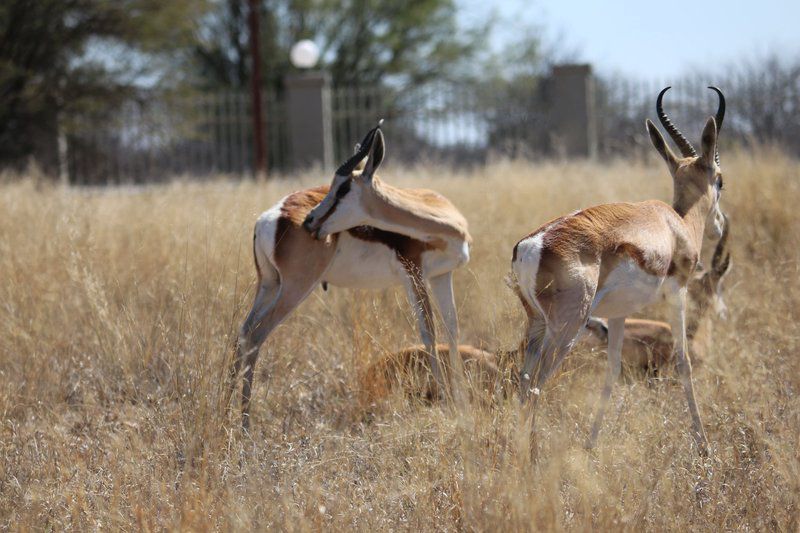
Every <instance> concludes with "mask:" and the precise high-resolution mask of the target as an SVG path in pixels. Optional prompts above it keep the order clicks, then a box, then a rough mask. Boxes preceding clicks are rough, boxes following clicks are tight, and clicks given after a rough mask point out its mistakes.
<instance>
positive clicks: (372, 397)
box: [359, 344, 502, 408]
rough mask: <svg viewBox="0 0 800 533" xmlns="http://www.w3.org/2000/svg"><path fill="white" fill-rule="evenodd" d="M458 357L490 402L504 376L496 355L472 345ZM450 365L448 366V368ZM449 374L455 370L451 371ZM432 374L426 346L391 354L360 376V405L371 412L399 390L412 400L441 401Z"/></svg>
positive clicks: (461, 349) (465, 346)
mask: <svg viewBox="0 0 800 533" xmlns="http://www.w3.org/2000/svg"><path fill="white" fill-rule="evenodd" d="M448 348H449V347H448V346H447V345H445V344H438V345H437V346H436V349H437V350H438V351H446V350H448ZM458 356H459V358H460V359H461V365H462V366H463V368H464V371H465V372H466V375H467V376H468V377H471V378H472V379H471V380H470V381H471V384H472V387H473V388H474V389H476V391H477V392H478V393H479V394H480V393H485V394H483V398H479V399H486V398H490V397H491V395H492V394H493V393H494V392H495V389H496V387H497V385H498V384H499V383H498V380H499V379H500V375H501V374H500V372H501V371H502V369H499V368H498V359H497V357H496V356H495V354H493V353H491V352H488V351H486V350H482V349H480V348H476V347H474V346H471V345H469V344H459V345H458ZM448 366H449V365H448V364H447V363H445V367H448ZM447 370H451V369H450V368H447ZM430 374H431V368H430V363H429V359H428V352H427V348H426V347H425V346H421V345H418V346H409V347H407V348H403V349H402V350H399V351H397V352H394V353H390V354H387V355H385V356H383V357H381V358H380V359H378V360H377V361H375V362H374V363H372V364H371V365H369V366H368V367H367V368H366V369H365V370H364V372H363V373H362V374H361V376H360V383H361V387H360V391H359V392H360V394H359V398H360V403H361V405H362V406H363V407H365V408H368V407H370V406H371V405H373V404H374V403H376V402H378V401H380V400H382V399H384V398H386V397H388V396H389V394H390V392H391V391H392V390H393V389H395V388H399V389H401V390H403V391H404V392H405V393H406V394H407V395H408V396H411V397H417V398H423V399H425V400H429V401H435V400H437V399H438V394H437V390H436V386H435V384H434V383H431V380H430V379H429V377H430Z"/></svg>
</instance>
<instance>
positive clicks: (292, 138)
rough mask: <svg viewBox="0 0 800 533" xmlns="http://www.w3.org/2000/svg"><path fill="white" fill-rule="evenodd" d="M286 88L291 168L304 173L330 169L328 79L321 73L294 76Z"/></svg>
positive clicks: (286, 80)
mask: <svg viewBox="0 0 800 533" xmlns="http://www.w3.org/2000/svg"><path fill="white" fill-rule="evenodd" d="M284 85H285V87H286V119H287V122H288V124H287V126H288V134H289V149H290V157H289V166H290V168H291V169H293V170H303V169H307V168H309V167H311V166H315V165H318V166H321V167H322V168H324V169H326V170H328V169H330V168H331V166H332V165H333V139H332V135H331V97H330V84H329V81H328V76H327V75H326V74H325V73H324V72H318V71H311V72H302V73H297V74H290V75H288V76H286V78H285V79H284Z"/></svg>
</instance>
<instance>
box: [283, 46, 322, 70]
mask: <svg viewBox="0 0 800 533" xmlns="http://www.w3.org/2000/svg"><path fill="white" fill-rule="evenodd" d="M289 59H290V60H291V62H292V65H294V66H295V67H297V68H302V69H308V68H313V67H314V66H315V65H316V64H317V61H319V47H318V46H317V45H316V44H315V43H314V41H312V40H310V39H303V40H302V41H298V42H296V43H295V44H294V46H292V49H291V51H290V52H289Z"/></svg>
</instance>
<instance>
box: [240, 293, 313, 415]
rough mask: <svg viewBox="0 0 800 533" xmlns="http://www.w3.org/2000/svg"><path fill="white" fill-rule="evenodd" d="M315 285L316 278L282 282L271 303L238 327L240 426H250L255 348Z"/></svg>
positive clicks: (256, 352)
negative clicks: (241, 365) (241, 359)
mask: <svg viewBox="0 0 800 533" xmlns="http://www.w3.org/2000/svg"><path fill="white" fill-rule="evenodd" d="M316 285H317V280H306V282H305V283H297V282H292V283H288V282H287V283H282V284H281V285H280V289H279V291H278V297H277V298H276V299H275V302H274V304H273V305H271V306H268V307H266V308H262V309H261V310H260V311H259V312H257V313H256V314H255V315H254V317H253V320H251V321H248V322H245V326H243V327H242V340H240V343H239V347H240V354H241V355H242V357H245V360H244V363H245V367H244V384H243V386H242V428H243V429H248V427H249V426H250V396H251V392H252V388H253V374H254V372H255V365H256V360H257V359H258V349H259V347H260V346H261V344H263V343H264V340H265V339H266V338H267V336H268V335H269V334H270V333H272V331H273V330H274V329H275V328H276V327H278V326H279V325H280V323H281V322H283V321H284V320H285V319H286V317H287V316H289V314H290V313H291V312H292V311H294V309H295V308H296V307H297V306H298V305H300V304H301V303H302V302H303V300H305V299H306V297H307V296H308V295H309V294H310V293H311V291H312V290H313V289H314V287H315V286H316ZM245 327H247V328H248V329H245Z"/></svg>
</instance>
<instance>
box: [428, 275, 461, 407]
mask: <svg viewBox="0 0 800 533" xmlns="http://www.w3.org/2000/svg"><path fill="white" fill-rule="evenodd" d="M430 284H431V291H432V292H433V297H434V298H435V299H436V303H437V305H438V306H439V312H440V313H441V314H442V320H443V321H444V327H445V329H446V331H447V342H448V343H449V345H450V372H451V375H450V385H451V386H452V387H453V395H454V398H455V399H456V401H457V402H459V403H460V402H461V401H462V400H463V399H464V398H463V397H462V396H463V395H462V393H463V392H464V386H463V379H464V368H463V365H462V364H461V356H460V355H459V353H458V336H459V333H458V313H457V311H456V300H455V296H454V294H453V273H452V271H451V272H447V273H445V274H442V275H440V276H434V277H432V278H431V279H430Z"/></svg>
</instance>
